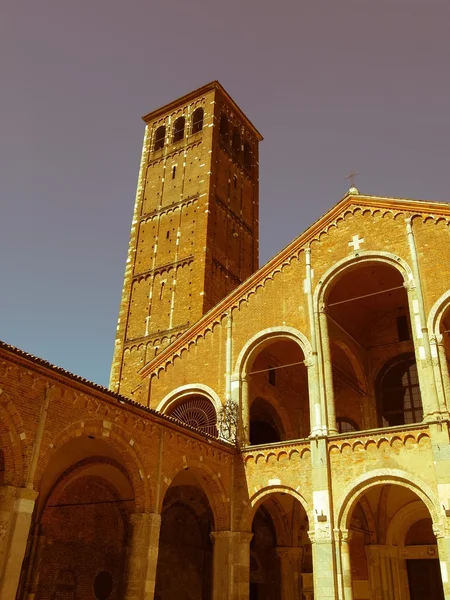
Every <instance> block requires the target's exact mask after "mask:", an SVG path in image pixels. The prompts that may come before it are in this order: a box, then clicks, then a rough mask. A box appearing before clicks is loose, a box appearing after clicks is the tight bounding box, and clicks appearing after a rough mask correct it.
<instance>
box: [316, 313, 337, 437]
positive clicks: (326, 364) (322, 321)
mask: <svg viewBox="0 0 450 600" xmlns="http://www.w3.org/2000/svg"><path fill="white" fill-rule="evenodd" d="M319 326H320V329H319V330H320V344H321V348H322V361H323V377H324V390H325V394H324V396H325V398H324V399H325V408H326V417H327V419H326V423H327V427H328V432H329V433H337V428H336V410H335V407H334V387H333V367H332V364H331V353H330V337H329V335H328V316H327V313H326V311H325V308H322V309H321V310H320V311H319Z"/></svg>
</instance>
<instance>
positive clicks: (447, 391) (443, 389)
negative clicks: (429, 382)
mask: <svg viewBox="0 0 450 600" xmlns="http://www.w3.org/2000/svg"><path fill="white" fill-rule="evenodd" d="M430 348H431V357H432V361H433V368H434V375H435V380H436V389H437V394H438V398H439V405H440V409H441V412H442V413H443V414H444V415H445V416H447V414H448V412H449V410H450V376H449V372H448V366H447V355H446V353H445V346H444V340H443V337H442V334H439V335H436V336H434V335H432V336H430Z"/></svg>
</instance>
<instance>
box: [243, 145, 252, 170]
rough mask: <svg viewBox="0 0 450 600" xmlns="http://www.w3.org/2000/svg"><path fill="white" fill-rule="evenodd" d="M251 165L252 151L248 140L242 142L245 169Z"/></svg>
mask: <svg viewBox="0 0 450 600" xmlns="http://www.w3.org/2000/svg"><path fill="white" fill-rule="evenodd" d="M251 166H252V151H251V148H250V144H249V143H248V142H244V167H245V168H246V169H251Z"/></svg>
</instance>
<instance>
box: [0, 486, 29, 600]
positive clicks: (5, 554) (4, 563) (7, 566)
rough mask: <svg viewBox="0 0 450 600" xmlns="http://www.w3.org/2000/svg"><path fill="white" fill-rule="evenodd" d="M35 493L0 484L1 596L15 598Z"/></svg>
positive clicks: (6, 598) (3, 598)
mask: <svg viewBox="0 0 450 600" xmlns="http://www.w3.org/2000/svg"><path fill="white" fill-rule="evenodd" d="M37 496H38V493H37V492H35V491H34V490H30V489H28V488H16V487H12V486H8V485H4V486H2V487H0V598H1V599H2V600H14V599H15V597H16V592H17V586H18V584H19V578H20V572H21V569H22V561H23V558H24V555H25V550H26V546H27V541H28V534H29V531H30V526H31V517H32V514H33V510H34V504H35V500H36V498H37Z"/></svg>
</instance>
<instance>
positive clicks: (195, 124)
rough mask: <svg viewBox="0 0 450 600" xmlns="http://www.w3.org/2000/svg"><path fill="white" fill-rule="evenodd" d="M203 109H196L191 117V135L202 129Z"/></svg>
mask: <svg viewBox="0 0 450 600" xmlns="http://www.w3.org/2000/svg"><path fill="white" fill-rule="evenodd" d="M203 114H204V113H203V108H197V109H196V110H194V113H193V115H192V133H198V132H199V131H201V130H202V129H203Z"/></svg>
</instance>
